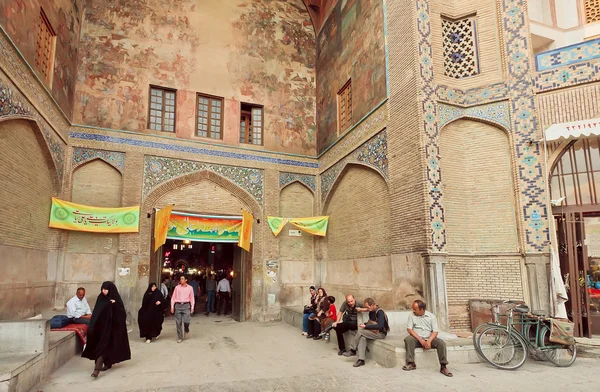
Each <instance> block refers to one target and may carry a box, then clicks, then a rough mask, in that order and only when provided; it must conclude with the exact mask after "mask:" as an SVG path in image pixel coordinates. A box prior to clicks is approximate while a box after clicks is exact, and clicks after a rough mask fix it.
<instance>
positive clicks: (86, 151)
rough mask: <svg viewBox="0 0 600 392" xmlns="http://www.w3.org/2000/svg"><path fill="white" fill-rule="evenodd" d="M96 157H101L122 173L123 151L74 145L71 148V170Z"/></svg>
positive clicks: (123, 164) (123, 167)
mask: <svg viewBox="0 0 600 392" xmlns="http://www.w3.org/2000/svg"><path fill="white" fill-rule="evenodd" d="M96 158H99V159H102V160H103V161H105V162H106V163H108V164H109V165H111V166H113V167H114V168H115V169H117V170H118V171H120V172H121V173H123V170H124V169H125V153H123V152H117V151H105V150H96V149H94V148H82V147H75V148H73V156H72V163H73V170H75V168H77V167H78V166H81V165H83V164H84V163H86V162H89V161H91V160H94V159H96Z"/></svg>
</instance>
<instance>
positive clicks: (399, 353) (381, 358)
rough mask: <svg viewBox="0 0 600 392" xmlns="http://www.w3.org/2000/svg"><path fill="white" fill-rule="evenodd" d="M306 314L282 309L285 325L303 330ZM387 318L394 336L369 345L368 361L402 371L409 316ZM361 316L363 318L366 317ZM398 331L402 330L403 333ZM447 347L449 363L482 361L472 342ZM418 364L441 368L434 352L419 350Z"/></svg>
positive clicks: (448, 343) (294, 308)
mask: <svg viewBox="0 0 600 392" xmlns="http://www.w3.org/2000/svg"><path fill="white" fill-rule="evenodd" d="M303 310H304V309H303V307H301V306H290V307H283V308H281V317H282V319H283V321H284V322H285V323H287V324H289V325H291V326H293V327H296V328H298V329H302V316H303V313H304V311H303ZM386 313H387V312H386ZM387 314H388V320H389V321H390V330H391V332H390V334H388V336H387V337H386V338H385V339H383V340H370V341H369V343H368V345H367V359H371V360H374V361H375V362H376V363H377V364H378V365H379V366H382V367H386V368H393V367H402V366H403V365H404V363H405V356H406V350H405V349H404V338H405V337H406V336H407V335H408V333H407V332H405V331H406V320H407V317H408V312H393V311H392V312H389V313H387ZM360 316H364V314H361V315H359V317H360ZM392 320H393V321H392ZM399 328H403V329H401V330H400V329H399ZM400 331H402V332H400ZM336 339H337V338H336V337H335V331H331V341H332V342H336ZM446 347H447V353H448V361H450V363H478V362H480V361H481V360H480V358H479V356H478V355H477V352H476V351H475V348H474V347H473V341H472V340H471V339H448V340H446ZM415 362H417V366H419V367H433V368H435V367H438V366H439V363H438V358H437V352H436V351H435V350H423V349H422V348H417V349H416V350H415Z"/></svg>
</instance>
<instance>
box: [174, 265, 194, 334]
mask: <svg viewBox="0 0 600 392" xmlns="http://www.w3.org/2000/svg"><path fill="white" fill-rule="evenodd" d="M194 305H195V298H194V289H192V286H190V285H189V284H187V277H186V276H185V275H181V276H180V277H179V285H178V286H176V287H175V290H173V297H171V313H172V314H175V326H176V327H177V343H181V342H182V341H183V338H184V337H187V335H188V334H189V333H190V315H191V314H193V313H194ZM182 321H183V331H182V328H181V322H182ZM184 332H185V335H184Z"/></svg>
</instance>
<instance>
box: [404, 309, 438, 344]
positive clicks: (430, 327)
mask: <svg viewBox="0 0 600 392" xmlns="http://www.w3.org/2000/svg"><path fill="white" fill-rule="evenodd" d="M406 328H407V329H412V330H413V331H415V332H416V333H417V335H419V336H420V337H422V338H423V339H429V337H430V336H431V334H432V333H433V332H439V331H440V330H439V328H438V323H437V319H436V318H435V316H434V315H433V313H431V312H428V311H427V310H426V311H425V314H423V315H422V316H415V315H414V313H411V314H409V315H408V321H407V323H406Z"/></svg>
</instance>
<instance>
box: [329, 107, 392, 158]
mask: <svg viewBox="0 0 600 392" xmlns="http://www.w3.org/2000/svg"><path fill="white" fill-rule="evenodd" d="M387 123H388V103H387V101H386V102H385V103H383V104H382V105H381V106H379V108H377V109H376V110H375V111H373V112H372V113H371V114H370V115H369V116H368V117H367V118H365V119H364V121H363V122H361V123H360V124H359V125H358V126H357V127H356V128H354V129H353V130H352V131H350V132H349V133H347V134H346V135H345V136H344V137H343V139H342V140H341V141H340V142H339V143H336V144H335V145H334V146H333V147H331V149H329V150H328V151H326V152H325V153H323V154H322V155H321V156H320V157H319V158H320V162H319V166H320V167H322V168H327V167H328V166H330V165H333V164H334V163H335V161H336V159H338V157H340V156H345V155H347V154H348V153H350V152H351V151H353V150H354V149H356V148H357V147H358V146H360V144H361V143H362V142H363V141H364V140H365V139H367V138H370V137H371V136H372V135H374V134H376V133H378V132H380V131H381V130H382V129H384V128H385V127H386V126H387Z"/></svg>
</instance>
